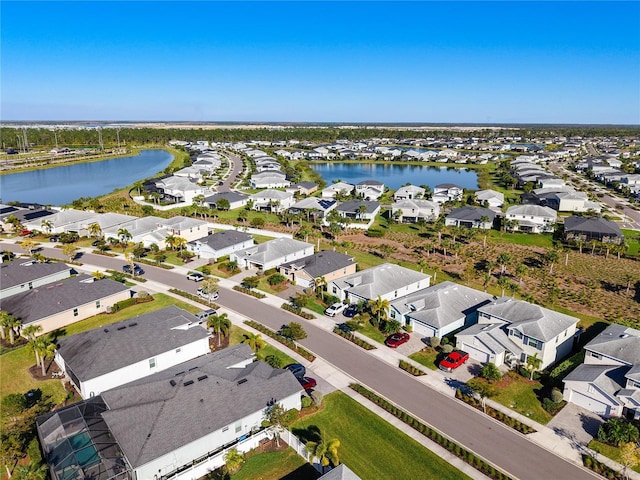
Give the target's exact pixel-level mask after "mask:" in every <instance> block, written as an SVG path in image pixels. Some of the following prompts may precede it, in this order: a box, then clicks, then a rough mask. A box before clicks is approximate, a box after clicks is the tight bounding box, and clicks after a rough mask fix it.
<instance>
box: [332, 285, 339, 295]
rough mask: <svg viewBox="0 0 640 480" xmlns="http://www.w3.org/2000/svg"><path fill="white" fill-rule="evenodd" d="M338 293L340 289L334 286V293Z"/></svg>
mask: <svg viewBox="0 0 640 480" xmlns="http://www.w3.org/2000/svg"><path fill="white" fill-rule="evenodd" d="M336 293H338V289H337V288H336V287H333V294H334V295H335V294H336Z"/></svg>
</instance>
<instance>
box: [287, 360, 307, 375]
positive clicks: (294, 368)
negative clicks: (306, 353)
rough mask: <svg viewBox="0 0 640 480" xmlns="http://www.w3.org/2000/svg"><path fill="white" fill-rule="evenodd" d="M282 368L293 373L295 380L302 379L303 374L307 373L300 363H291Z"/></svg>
mask: <svg viewBox="0 0 640 480" xmlns="http://www.w3.org/2000/svg"><path fill="white" fill-rule="evenodd" d="M284 368H286V369H287V370H289V371H290V372H291V373H293V376H294V377H296V378H302V377H304V374H305V373H307V369H306V368H304V365H302V364H300V363H292V364H290V365H287V366H286V367H284Z"/></svg>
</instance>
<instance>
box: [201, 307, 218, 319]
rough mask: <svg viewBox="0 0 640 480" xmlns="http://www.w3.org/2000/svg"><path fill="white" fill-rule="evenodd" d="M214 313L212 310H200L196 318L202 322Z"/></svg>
mask: <svg viewBox="0 0 640 480" xmlns="http://www.w3.org/2000/svg"><path fill="white" fill-rule="evenodd" d="M216 313H217V312H216V311H215V310H214V309H213V308H210V309H208V310H202V311H201V312H198V313H196V318H197V319H198V320H200V321H204V320H206V319H207V318H209V317H212V316H213V315H215V314H216Z"/></svg>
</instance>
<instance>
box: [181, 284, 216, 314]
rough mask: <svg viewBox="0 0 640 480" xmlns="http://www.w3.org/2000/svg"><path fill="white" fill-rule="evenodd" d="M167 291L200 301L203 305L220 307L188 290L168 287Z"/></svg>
mask: <svg viewBox="0 0 640 480" xmlns="http://www.w3.org/2000/svg"><path fill="white" fill-rule="evenodd" d="M169 292H171V293H175V294H176V295H180V296H181V297H184V298H188V299H189V300H193V301H195V302H198V303H202V304H203V305H206V306H208V307H211V308H214V309H216V310H217V309H218V308H220V305H218V304H217V303H215V302H208V301H207V300H206V299H204V298H202V297H200V296H198V295H194V294H193V293H189V292H185V291H184V290H178V289H177V288H170V289H169Z"/></svg>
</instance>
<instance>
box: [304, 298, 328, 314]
mask: <svg viewBox="0 0 640 480" xmlns="http://www.w3.org/2000/svg"><path fill="white" fill-rule="evenodd" d="M307 308H308V309H309V310H311V311H313V312H316V313H317V314H319V315H324V311H325V310H326V308H327V307H326V306H325V305H324V303H322V302H320V300H318V299H317V298H311V299H310V300H309V303H308V304H307Z"/></svg>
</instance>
